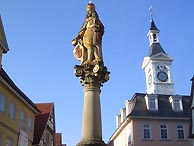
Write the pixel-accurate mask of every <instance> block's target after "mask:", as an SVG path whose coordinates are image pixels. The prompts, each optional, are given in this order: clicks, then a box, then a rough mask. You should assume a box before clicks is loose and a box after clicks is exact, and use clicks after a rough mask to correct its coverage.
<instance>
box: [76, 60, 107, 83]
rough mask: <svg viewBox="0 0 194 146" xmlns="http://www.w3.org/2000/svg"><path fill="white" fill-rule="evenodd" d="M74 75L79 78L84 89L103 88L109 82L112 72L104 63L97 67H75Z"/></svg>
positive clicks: (96, 65)
mask: <svg viewBox="0 0 194 146" xmlns="http://www.w3.org/2000/svg"><path fill="white" fill-rule="evenodd" d="M74 74H75V76H76V77H79V79H80V83H81V85H82V86H84V87H101V86H102V85H103V83H105V82H107V81H108V80H109V74H110V72H109V71H108V69H107V67H106V66H104V65H103V62H99V63H98V64H95V65H91V64H84V65H75V66H74Z"/></svg>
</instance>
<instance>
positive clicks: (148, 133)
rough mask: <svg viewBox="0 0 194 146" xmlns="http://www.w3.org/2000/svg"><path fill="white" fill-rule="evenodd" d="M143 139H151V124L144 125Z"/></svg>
mask: <svg viewBox="0 0 194 146" xmlns="http://www.w3.org/2000/svg"><path fill="white" fill-rule="evenodd" d="M142 138H143V139H151V127H150V124H143V125H142Z"/></svg>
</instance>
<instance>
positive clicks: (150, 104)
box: [149, 98, 156, 110]
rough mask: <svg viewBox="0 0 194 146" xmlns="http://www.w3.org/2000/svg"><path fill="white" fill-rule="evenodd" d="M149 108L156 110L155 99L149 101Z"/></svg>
mask: <svg viewBox="0 0 194 146" xmlns="http://www.w3.org/2000/svg"><path fill="white" fill-rule="evenodd" d="M149 107H150V109H154V110H155V109H156V102H155V99H152V98H151V99H149Z"/></svg>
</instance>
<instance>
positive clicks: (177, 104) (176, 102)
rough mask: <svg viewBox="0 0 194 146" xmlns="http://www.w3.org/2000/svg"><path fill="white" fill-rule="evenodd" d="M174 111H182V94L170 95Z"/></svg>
mask: <svg viewBox="0 0 194 146" xmlns="http://www.w3.org/2000/svg"><path fill="white" fill-rule="evenodd" d="M169 100H170V103H171V106H172V109H173V111H182V110H183V105H182V97H181V96H177V95H175V96H170V98H169Z"/></svg>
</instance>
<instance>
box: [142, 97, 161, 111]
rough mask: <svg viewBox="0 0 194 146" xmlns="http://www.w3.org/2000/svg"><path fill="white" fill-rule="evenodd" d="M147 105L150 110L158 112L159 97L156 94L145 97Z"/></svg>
mask: <svg viewBox="0 0 194 146" xmlns="http://www.w3.org/2000/svg"><path fill="white" fill-rule="evenodd" d="M145 100H146V105H147V109H148V110H153V111H154V110H158V96H157V95H154V94H148V95H146V96H145Z"/></svg>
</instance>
